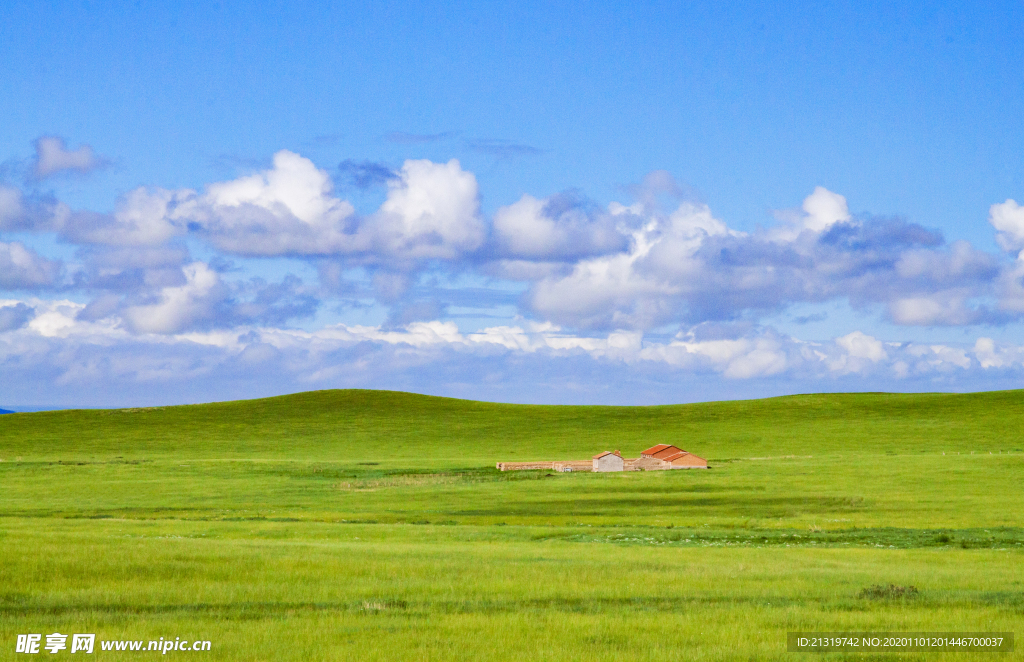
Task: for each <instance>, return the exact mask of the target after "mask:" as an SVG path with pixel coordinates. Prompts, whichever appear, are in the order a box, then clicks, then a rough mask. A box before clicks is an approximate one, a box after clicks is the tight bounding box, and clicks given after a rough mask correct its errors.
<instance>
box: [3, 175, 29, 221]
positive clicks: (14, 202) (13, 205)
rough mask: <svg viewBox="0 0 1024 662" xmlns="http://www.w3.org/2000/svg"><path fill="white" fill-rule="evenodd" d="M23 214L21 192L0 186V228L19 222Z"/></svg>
mask: <svg viewBox="0 0 1024 662" xmlns="http://www.w3.org/2000/svg"><path fill="white" fill-rule="evenodd" d="M23 214H24V207H23V206H22V202H21V191H19V190H18V189H16V188H12V187H10V186H4V185H3V184H0V228H3V227H7V225H8V224H9V223H12V222H13V221H17V220H19V219H20V218H21V216H22V215H23Z"/></svg>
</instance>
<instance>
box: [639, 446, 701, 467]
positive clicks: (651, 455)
mask: <svg viewBox="0 0 1024 662" xmlns="http://www.w3.org/2000/svg"><path fill="white" fill-rule="evenodd" d="M636 466H637V468H638V469H639V468H649V469H655V468H658V469H707V468H708V461H707V460H705V459H704V458H702V457H697V456H696V455H694V454H693V453H688V452H686V451H684V450H683V449H681V448H677V447H675V446H671V445H669V444H658V445H657V446H651V447H650V448H648V449H647V450H645V451H643V452H642V453H640V459H638V460H637V463H636Z"/></svg>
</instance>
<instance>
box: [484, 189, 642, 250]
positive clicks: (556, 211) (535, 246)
mask: <svg viewBox="0 0 1024 662" xmlns="http://www.w3.org/2000/svg"><path fill="white" fill-rule="evenodd" d="M494 238H495V242H496V243H497V246H498V254H499V255H501V256H503V257H506V258H510V259H526V260H531V261H536V260H538V259H542V260H574V259H578V258H581V257H587V256H591V255H601V254H604V253H611V252H614V251H621V250H624V249H625V248H626V247H627V246H628V241H629V237H628V235H627V234H625V233H624V232H623V231H622V230H620V229H619V228H618V227H617V224H616V219H615V217H614V215H613V214H611V213H602V212H601V211H600V210H597V209H593V208H591V206H590V205H587V204H586V202H585V201H584V200H582V199H581V198H580V197H579V196H578V195H576V194H574V193H571V192H570V193H562V194H559V195H555V196H552V197H550V198H547V199H545V200H539V199H537V198H535V197H533V196H531V195H524V196H523V197H522V198H520V199H519V201H518V202H516V203H514V204H511V205H508V206H507V207H501V208H500V209H498V211H497V212H495V214H494Z"/></svg>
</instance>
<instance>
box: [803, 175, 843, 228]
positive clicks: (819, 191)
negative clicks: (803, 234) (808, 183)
mask: <svg viewBox="0 0 1024 662" xmlns="http://www.w3.org/2000/svg"><path fill="white" fill-rule="evenodd" d="M803 210H804V212H805V213H806V214H807V216H806V217H805V218H804V221H803V224H804V227H806V228H807V229H808V230H812V231H814V232H823V231H825V230H827V229H828V228H830V227H832V226H833V225H835V224H836V223H841V222H843V221H848V220H850V210H849V208H848V207H847V206H846V198H845V197H843V196H841V195H839V194H838V193H833V192H832V191H829V190H828V189H827V188H825V187H824V186H816V187H814V192H813V193H811V194H810V195H809V196H807V197H806V198H805V199H804V204H803Z"/></svg>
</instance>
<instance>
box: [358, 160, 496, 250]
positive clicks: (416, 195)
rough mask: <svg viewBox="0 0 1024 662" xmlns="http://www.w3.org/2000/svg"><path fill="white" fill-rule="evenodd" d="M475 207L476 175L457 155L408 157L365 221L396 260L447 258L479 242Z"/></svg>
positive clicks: (477, 206)
mask: <svg viewBox="0 0 1024 662" xmlns="http://www.w3.org/2000/svg"><path fill="white" fill-rule="evenodd" d="M479 211H480V200H479V191H478V188H477V182H476V177H474V176H473V174H472V173H469V172H466V171H464V170H463V169H462V167H461V166H460V165H459V162H458V161H457V160H456V159H452V160H451V161H449V162H448V163H443V164H442V163H433V162H431V161H428V160H416V161H413V160H409V161H406V162H405V164H404V165H403V166H402V170H401V172H400V173H399V178H398V179H394V180H391V181H390V182H389V183H388V197H387V199H386V200H385V201H384V203H383V204H382V205H381V206H380V209H379V210H378V211H377V213H376V214H375V215H374V216H373V217H372V218H371V219H370V222H369V226H370V231H371V232H372V234H373V235H374V236H375V238H376V240H377V244H378V246H380V248H382V249H383V250H384V251H385V252H386V253H388V254H390V255H392V256H394V257H396V258H398V259H404V260H413V259H423V258H427V259H447V260H451V259H454V258H455V257H457V256H458V255H459V254H461V253H467V252H471V251H473V250H475V249H476V248H478V247H479V246H480V245H481V244H482V243H483V241H484V238H485V236H486V229H485V227H484V223H483V221H482V220H481V219H480V217H479Z"/></svg>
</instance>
